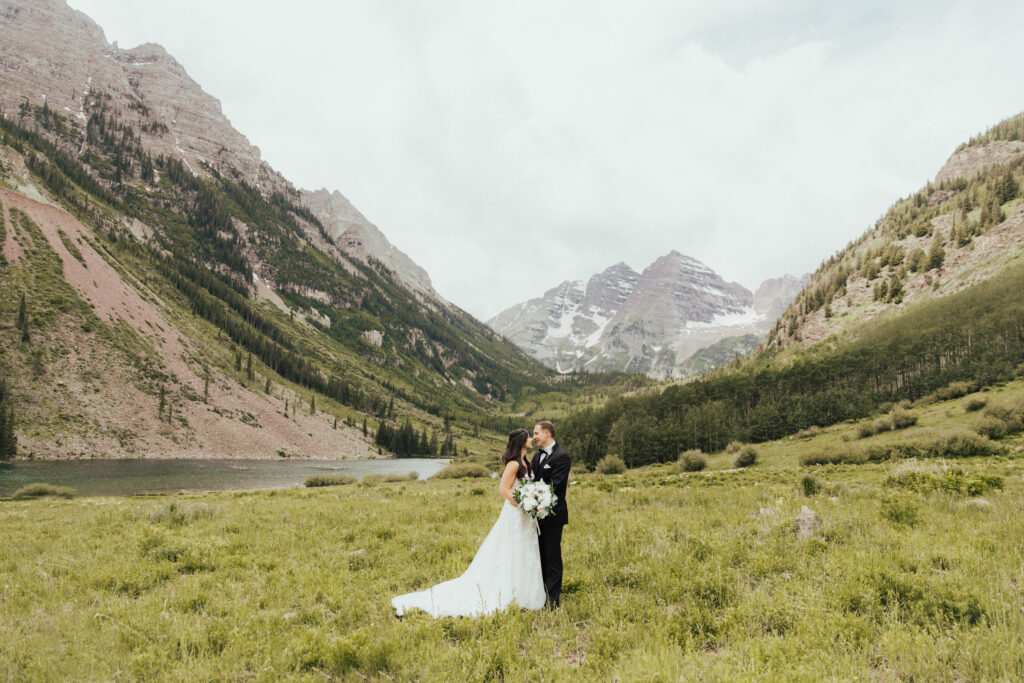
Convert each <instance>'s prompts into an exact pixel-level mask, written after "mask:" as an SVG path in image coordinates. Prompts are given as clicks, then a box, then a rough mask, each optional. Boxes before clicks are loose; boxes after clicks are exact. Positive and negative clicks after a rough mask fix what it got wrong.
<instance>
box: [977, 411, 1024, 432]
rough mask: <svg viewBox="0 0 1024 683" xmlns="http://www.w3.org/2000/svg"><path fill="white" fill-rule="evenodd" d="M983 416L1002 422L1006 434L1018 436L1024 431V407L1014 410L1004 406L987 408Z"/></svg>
mask: <svg viewBox="0 0 1024 683" xmlns="http://www.w3.org/2000/svg"><path fill="white" fill-rule="evenodd" d="M985 416H986V417H993V418H996V419H998V420H1002V421H1003V422H1004V423H1005V426H1006V434H1019V433H1020V432H1022V431H1024V406H1021V407H1018V408H1015V409H1014V408H1007V407H1005V406H987V407H986V408H985ZM993 438H995V437H993Z"/></svg>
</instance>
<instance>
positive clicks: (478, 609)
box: [391, 500, 546, 617]
mask: <svg viewBox="0 0 1024 683" xmlns="http://www.w3.org/2000/svg"><path fill="white" fill-rule="evenodd" d="M545 600H546V595H545V593H544V580H543V579H542V577H541V571H540V546H539V545H538V544H537V531H536V528H535V527H534V524H533V520H532V519H531V518H530V517H528V516H527V515H525V514H524V513H523V512H522V511H521V510H519V508H517V507H514V506H513V505H512V504H511V503H509V502H508V501H507V500H506V501H505V504H504V505H502V506H501V514H499V515H498V521H497V522H495V523H494V526H493V527H491V531H490V532H489V533H488V534H487V538H485V539H484V542H483V544H481V546H480V549H479V550H477V551H476V556H475V557H473V561H472V562H471V563H470V564H469V569H467V570H466V572H465V573H464V574H463V575H462V576H460V577H459V578H457V579H452V580H450V581H445V582H444V583H439V584H437V585H436V586H433V587H431V588H428V589H426V590H422V591H419V592H417V593H407V594H405V595H399V596H398V597H397V598H393V599H392V600H391V606H392V607H394V608H395V612H396V613H397V614H398V616H402V615H403V614H405V613H406V612H407V611H408V610H411V609H421V610H423V611H424V612H426V613H427V614H430V615H431V616H434V617H475V616H481V615H484V614H491V613H493V612H497V611H500V610H504V609H506V608H507V607H509V606H510V605H512V604H513V603H515V604H516V605H518V606H519V607H524V608H526V609H541V608H542V607H544V602H545Z"/></svg>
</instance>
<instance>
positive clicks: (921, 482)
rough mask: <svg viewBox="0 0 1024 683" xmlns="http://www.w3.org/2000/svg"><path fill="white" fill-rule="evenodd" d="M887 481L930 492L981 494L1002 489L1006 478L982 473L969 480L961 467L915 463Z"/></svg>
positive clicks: (889, 483) (914, 489) (900, 469)
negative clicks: (950, 467)
mask: <svg viewBox="0 0 1024 683" xmlns="http://www.w3.org/2000/svg"><path fill="white" fill-rule="evenodd" d="M885 483H886V485H887V486H898V487H900V488H905V489H909V490H911V491H917V492H919V493H928V492H929V491H944V492H946V493H952V494H956V495H963V494H965V493H966V494H967V495H969V496H979V495H981V494H983V493H985V492H986V491H988V490H990V489H1002V488H1003V485H1004V480H1003V478H1002V477H1000V476H998V475H990V474H980V475H977V476H975V477H973V478H971V479H969V480H968V478H967V477H966V476H965V475H964V472H963V470H961V469H960V468H959V467H954V468H952V469H947V468H945V467H944V466H943V467H938V466H934V465H933V466H930V467H929V466H926V465H920V464H918V463H914V464H912V465H904V466H901V467H900V468H898V469H897V470H896V471H895V472H893V474H892V475H890V476H889V477H888V478H887V479H886V480H885Z"/></svg>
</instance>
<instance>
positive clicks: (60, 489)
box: [11, 482, 76, 500]
mask: <svg viewBox="0 0 1024 683" xmlns="http://www.w3.org/2000/svg"><path fill="white" fill-rule="evenodd" d="M75 493H76V492H75V490H74V489H73V488H71V487H69V486H54V485H53V484H44V483H42V482H36V483H34V484H26V485H25V486H22V487H21V488H20V489H18V490H17V491H15V492H14V493H12V494H11V498H12V499H14V500H27V499H29V498H44V497H46V496H55V497H57V498H74V497H75Z"/></svg>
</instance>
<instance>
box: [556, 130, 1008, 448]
mask: <svg viewBox="0 0 1024 683" xmlns="http://www.w3.org/2000/svg"><path fill="white" fill-rule="evenodd" d="M1022 121H1024V116H1017V117H1014V118H1012V119H1009V120H1008V121H1005V122H1003V123H1001V124H999V125H997V126H996V127H994V128H993V129H991V130H990V131H989V132H988V133H987V134H985V135H984V136H980V137H978V138H975V139H973V140H972V141H971V142H970V143H968V144H967V146H965V147H962V148H961V149H960V150H958V154H959V153H960V152H962V151H963V150H966V149H969V148H971V147H979V146H985V145H988V146H994V147H990V148H982V149H979V150H976V151H975V152H974V153H973V155H972V156H973V158H974V161H975V163H974V164H973V166H972V167H971V168H970V169H969V170H967V171H966V175H964V174H959V175H953V176H951V177H946V179H944V180H942V181H941V182H939V183H937V184H929V185H928V186H927V187H925V188H924V189H922V190H921V191H920V192H917V193H915V194H914V195H911V197H909V198H907V199H904V200H901V201H900V202H897V203H896V204H895V205H894V206H893V207H892V208H891V209H890V210H889V211H888V212H887V213H886V215H885V216H884V217H883V218H882V219H880V220H879V221H878V224H877V225H876V226H875V227H874V228H873V229H872V230H870V231H868V232H867V233H866V234H865V235H863V236H862V237H861V238H859V239H858V240H856V241H855V242H853V243H851V244H850V245H848V246H847V248H846V249H844V250H843V251H841V252H840V253H839V254H836V255H835V256H833V257H831V258H830V259H828V260H827V261H826V262H825V263H823V264H822V266H821V267H820V268H819V269H818V271H817V272H816V273H815V274H814V275H813V276H812V278H811V280H810V282H809V284H808V285H807V286H806V287H805V288H804V289H803V290H802V291H801V292H800V294H798V295H797V297H796V299H795V300H794V302H793V304H791V305H790V307H789V308H788V309H787V311H786V312H785V313H784V315H783V317H782V318H781V319H780V321H779V323H778V324H777V325H776V327H775V328H774V330H773V332H772V334H771V335H770V337H769V344H768V345H767V347H766V348H764V349H763V350H762V351H761V352H760V353H757V354H755V355H754V356H752V357H750V358H748V359H746V360H745V361H744V362H742V363H740V364H738V365H736V366H734V367H728V368H724V369H720V370H717V371H714V372H712V373H709V374H706V375H704V376H702V377H701V378H699V379H697V380H695V381H692V382H689V383H685V384H676V385H673V386H669V387H668V388H666V389H664V390H661V391H659V390H656V389H655V390H650V391H648V392H647V393H646V394H645V395H641V396H634V397H626V398H618V399H615V400H612V401H609V402H608V403H607V404H605V405H604V406H603V407H600V408H591V409H588V410H585V411H581V412H578V413H575V414H574V415H572V416H570V417H569V418H568V419H566V420H565V421H563V428H562V435H563V438H564V440H565V443H566V444H567V445H568V446H569V447H570V448H573V449H574V452H576V453H577V454H578V455H579V456H580V458H581V460H582V461H583V462H585V463H586V464H588V465H591V466H592V465H594V464H595V463H596V462H597V461H598V460H600V459H601V458H602V457H604V455H605V454H607V453H614V454H619V455H621V456H622V457H623V458H624V459H625V460H626V462H627V464H630V465H642V464H647V463H650V462H665V461H669V460H675V458H676V457H677V456H678V455H679V453H681V452H682V451H684V450H687V449H692V448H699V449H701V450H704V451H717V450H720V449H722V448H723V447H725V446H726V444H728V443H730V442H732V441H741V442H742V441H753V442H759V441H767V440H772V439H777V438H780V437H782V436H785V435H789V434H794V433H796V432H798V431H799V430H802V429H808V428H811V427H814V426H818V427H822V426H825V425H829V424H833V423H836V422H840V421H843V420H848V419H857V418H862V417H865V416H867V415H870V414H872V413H873V412H875V411H878V410H880V407H884V406H885V405H886V404H888V405H891V404H892V403H894V402H898V401H901V400H910V401H914V400H921V399H923V398H924V397H927V396H928V395H930V394H933V393H935V392H939V393H940V394H941V393H942V392H949V391H953V390H954V389H955V388H956V387H966V388H971V387H976V386H984V385H990V384H994V383H998V382H1001V381H1005V380H1008V379H1011V378H1013V377H1015V376H1018V375H1020V374H1021V373H1024V202H1022V200H1021V198H1020V196H1019V195H1020V191H1019V188H1020V186H1021V185H1020V184H1021V182H1022V180H1024V178H1022V176H1024V152H1020V153H1014V154H1010V155H1007V154H1006V146H1005V145H1004V144H1001V143H1003V142H1005V141H1007V140H1011V141H1012V140H1016V139H1018V138H1019V137H1021V132H1022V127H1021V126H1022V123H1021V122H1022ZM992 149H994V150H996V151H995V152H992V151H991V150H992ZM962 156H963V155H961V157H962ZM956 158H957V155H954V161H955V160H956ZM985 159H989V160H991V159H995V160H994V161H989V162H987V163H980V162H979V160H981V161H984V160H985ZM950 386H953V387H954V389H949V387H950ZM956 390H959V389H956Z"/></svg>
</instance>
